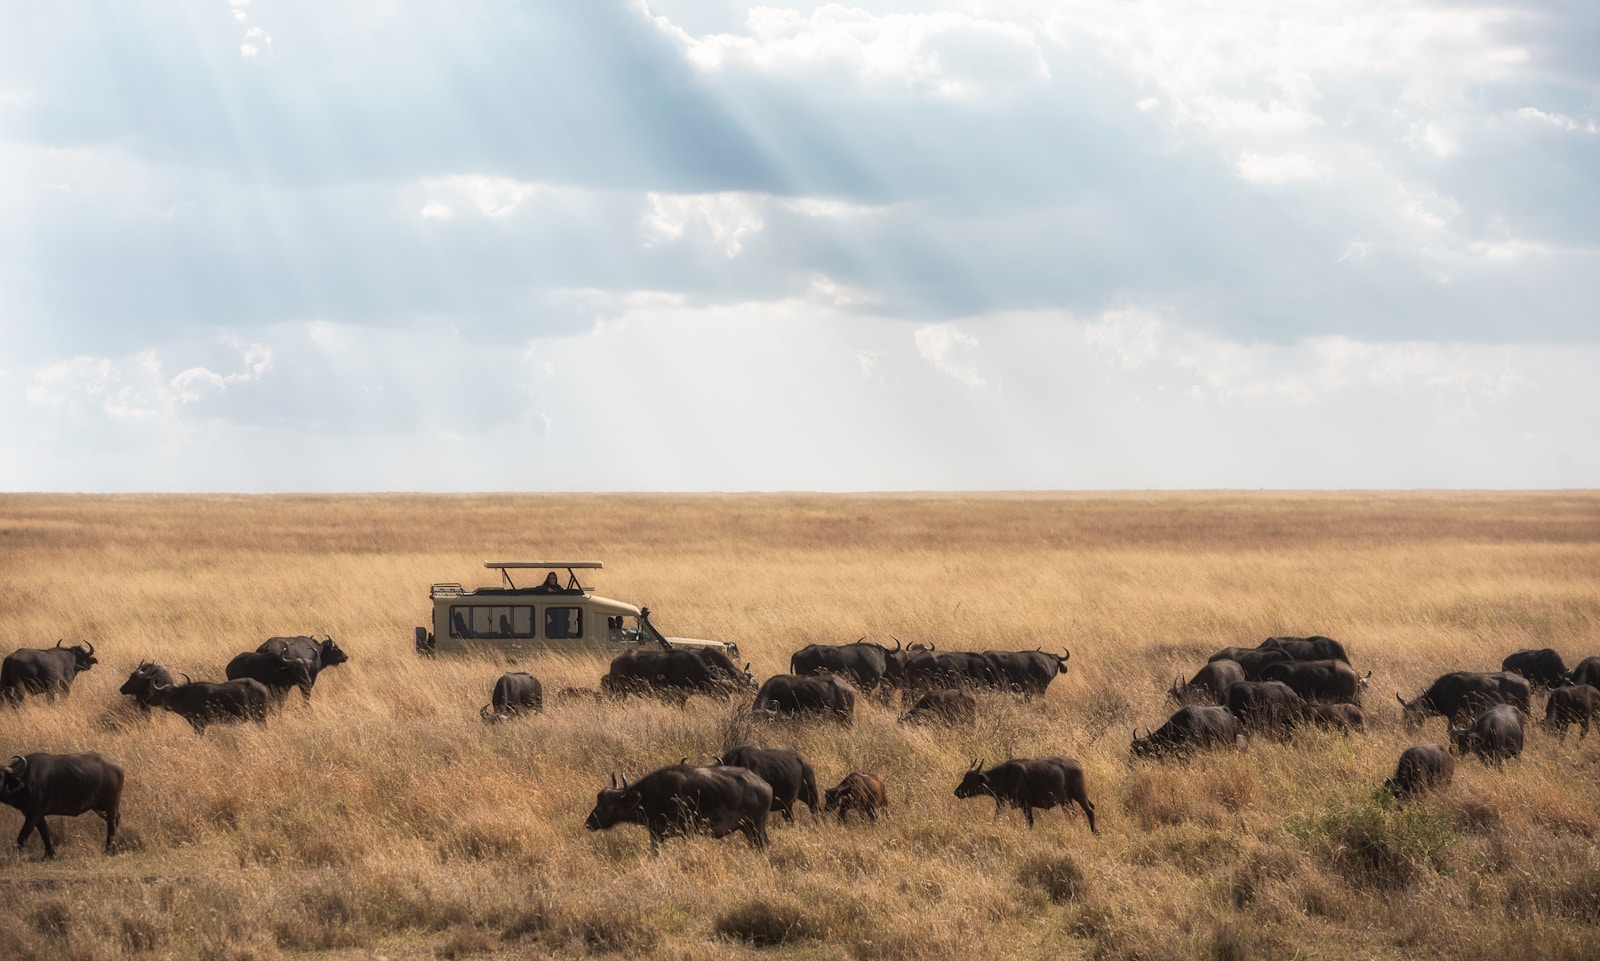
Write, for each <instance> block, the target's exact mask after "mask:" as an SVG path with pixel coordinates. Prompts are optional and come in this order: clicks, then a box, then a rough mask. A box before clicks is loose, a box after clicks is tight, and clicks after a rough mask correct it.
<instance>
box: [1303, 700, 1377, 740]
mask: <svg viewBox="0 0 1600 961" xmlns="http://www.w3.org/2000/svg"><path fill="white" fill-rule="evenodd" d="M1284 720H1285V721H1286V722H1287V723H1288V724H1289V725H1290V726H1291V727H1306V726H1311V727H1320V728H1323V729H1325V730H1329V731H1338V732H1339V733H1340V734H1349V733H1350V732H1351V731H1357V732H1360V733H1363V734H1364V733H1366V730H1367V715H1366V712H1365V711H1363V710H1361V708H1359V707H1357V706H1356V705H1354V704H1329V703H1326V702H1324V701H1308V702H1306V703H1304V704H1298V705H1296V706H1295V709H1294V710H1293V711H1291V712H1289V714H1288V715H1287V716H1286V717H1285V718H1284Z"/></svg>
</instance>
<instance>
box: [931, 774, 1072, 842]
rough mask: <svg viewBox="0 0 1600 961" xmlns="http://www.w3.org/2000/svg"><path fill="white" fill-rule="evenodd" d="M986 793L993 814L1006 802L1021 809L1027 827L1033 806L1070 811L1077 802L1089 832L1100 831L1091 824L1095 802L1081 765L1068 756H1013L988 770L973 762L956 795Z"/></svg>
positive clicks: (965, 795)
mask: <svg viewBox="0 0 1600 961" xmlns="http://www.w3.org/2000/svg"><path fill="white" fill-rule="evenodd" d="M985 794H987V795H989V796H990V797H992V798H994V814H995V817H999V816H1000V812H1001V811H1003V810H1005V808H1006V806H1007V805H1010V806H1011V807H1014V808H1021V809H1022V816H1023V817H1024V818H1026V819H1027V821H1028V827H1030V828H1031V827H1033V810H1034V808H1038V809H1040V810H1042V811H1043V810H1049V809H1050V808H1053V807H1057V806H1060V807H1062V808H1063V809H1067V810H1068V813H1070V808H1071V802H1073V801H1076V802H1077V803H1078V807H1080V808H1083V813H1084V814H1085V815H1087V816H1088V818H1089V830H1090V832H1091V833H1095V834H1098V833H1099V830H1098V829H1097V828H1096V827H1095V826H1094V802H1092V801H1090V800H1089V791H1088V788H1087V787H1085V785H1084V780H1083V765H1081V764H1079V763H1078V762H1077V761H1075V760H1073V759H1072V758H1070V757H1039V758H1027V757H1015V758H1012V759H1011V760H1009V761H1006V762H1004V763H1001V764H997V765H995V766H994V767H992V768H989V769H988V770H984V768H983V762H982V761H973V762H972V766H971V767H969V768H967V773H966V774H964V775H963V776H962V778H961V783H960V784H958V785H956V797H958V798H969V797H979V796H981V795H985Z"/></svg>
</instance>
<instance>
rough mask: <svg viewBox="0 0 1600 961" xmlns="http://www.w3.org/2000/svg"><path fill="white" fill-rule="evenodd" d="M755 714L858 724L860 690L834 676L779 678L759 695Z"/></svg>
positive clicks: (769, 681)
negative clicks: (813, 716) (821, 717)
mask: <svg viewBox="0 0 1600 961" xmlns="http://www.w3.org/2000/svg"><path fill="white" fill-rule="evenodd" d="M751 710H752V711H754V712H755V713H757V714H766V715H769V716H772V717H779V716H798V715H808V714H822V715H826V716H828V717H831V718H832V719H834V720H836V721H839V722H841V723H844V724H849V723H851V722H852V721H854V720H855V715H856V689H855V688H853V687H851V686H850V682H849V681H846V680H845V679H844V678H842V677H838V676H836V675H833V674H824V675H821V676H818V677H797V676H795V675H793V674H777V675H774V676H772V677H769V678H767V680H766V683H764V684H762V685H761V690H759V691H757V692H756V700H755V703H754V704H753V705H752V706H751Z"/></svg>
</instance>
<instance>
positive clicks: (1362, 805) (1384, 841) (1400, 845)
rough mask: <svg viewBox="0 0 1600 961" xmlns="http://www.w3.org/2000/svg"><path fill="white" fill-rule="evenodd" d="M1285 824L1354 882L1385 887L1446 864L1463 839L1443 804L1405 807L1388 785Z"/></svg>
mask: <svg viewBox="0 0 1600 961" xmlns="http://www.w3.org/2000/svg"><path fill="white" fill-rule="evenodd" d="M1284 827H1285V829H1286V830H1287V831H1288V832H1289V833H1290V834H1291V835H1293V836H1294V837H1296V838H1298V839H1299V840H1300V841H1301V843H1303V844H1305V845H1306V847H1307V848H1308V849H1309V850H1310V851H1311V853H1312V854H1314V855H1315V856H1317V857H1320V858H1322V859H1324V860H1325V861H1326V862H1327V863H1328V864H1329V865H1330V866H1331V867H1333V868H1334V870H1336V871H1338V872H1339V873H1340V874H1342V875H1344V876H1345V877H1346V878H1347V879H1349V880H1350V881H1353V882H1355V883H1358V884H1370V885H1372V886H1374V887H1377V888H1379V889H1380V890H1385V891H1393V890H1398V889H1400V888H1405V887H1408V886H1410V885H1411V884H1413V883H1414V882H1415V881H1416V880H1417V878H1418V877H1419V876H1420V875H1421V873H1422V872H1423V871H1426V870H1435V871H1436V870H1440V869H1441V868H1443V867H1444V866H1445V865H1446V860H1447V852H1448V850H1449V848H1450V847H1451V846H1452V845H1453V844H1455V843H1456V842H1457V840H1458V839H1457V837H1456V835H1455V832H1454V831H1453V830H1452V829H1451V825H1450V820H1449V818H1447V817H1446V816H1445V815H1444V814H1442V813H1441V812H1440V811H1439V810H1438V809H1437V808H1434V807H1429V806H1426V805H1404V806H1402V805H1399V804H1396V803H1394V801H1393V799H1392V797H1391V796H1390V795H1389V794H1388V792H1386V791H1382V790H1379V791H1375V792H1373V794H1372V795H1371V796H1370V797H1368V798H1366V799H1363V800H1361V801H1357V802H1355V803H1352V804H1349V805H1347V806H1344V807H1340V808H1335V809H1333V810H1330V811H1328V812H1326V813H1324V814H1320V815H1317V814H1308V815H1299V816H1296V817H1292V818H1289V819H1288V820H1287V821H1285V823H1284Z"/></svg>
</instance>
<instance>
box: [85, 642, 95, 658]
mask: <svg viewBox="0 0 1600 961" xmlns="http://www.w3.org/2000/svg"><path fill="white" fill-rule="evenodd" d="M83 643H84V644H86V645H88V647H89V656H90V657H94V644H93V643H91V642H89V641H84V642H83Z"/></svg>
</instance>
